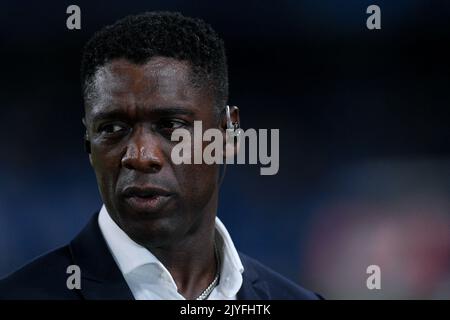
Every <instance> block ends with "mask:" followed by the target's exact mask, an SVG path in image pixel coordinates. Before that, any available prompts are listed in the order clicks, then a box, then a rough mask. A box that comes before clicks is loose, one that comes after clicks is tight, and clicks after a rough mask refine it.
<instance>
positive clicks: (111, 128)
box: [100, 123, 126, 134]
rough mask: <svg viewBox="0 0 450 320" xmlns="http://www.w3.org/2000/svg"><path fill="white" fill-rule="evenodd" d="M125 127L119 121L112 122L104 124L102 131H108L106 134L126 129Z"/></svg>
mask: <svg viewBox="0 0 450 320" xmlns="http://www.w3.org/2000/svg"><path fill="white" fill-rule="evenodd" d="M125 129H126V128H125V127H124V126H123V125H120V124H117V123H112V124H107V125H104V126H102V127H101V128H100V132H101V133H106V134H114V133H118V132H121V131H124V130H125Z"/></svg>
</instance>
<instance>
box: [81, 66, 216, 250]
mask: <svg viewBox="0 0 450 320" xmlns="http://www.w3.org/2000/svg"><path fill="white" fill-rule="evenodd" d="M189 76H190V67H189V65H188V64H186V63H184V62H182V61H179V60H175V59H171V58H165V57H155V58H152V59H151V60H150V61H149V62H147V63H146V64H143V65H136V64H133V63H131V62H129V61H127V60H123V59H120V60H113V61H112V62H110V63H108V64H107V65H105V66H104V67H102V68H101V69H100V70H98V71H97V73H96V75H95V94H94V99H92V101H91V102H90V105H89V106H87V107H86V115H85V116H86V118H85V121H86V127H87V130H88V136H89V140H90V141H91V155H90V157H91V158H90V160H91V164H92V167H93V168H94V171H95V174H96V177H97V182H98V185H99V190H100V193H101V196H102V199H103V202H104V203H105V205H106V208H107V209H108V212H109V213H110V215H111V217H112V218H113V220H114V221H115V222H116V223H117V224H118V225H119V226H120V227H121V228H122V229H123V230H124V231H125V232H126V233H127V234H128V235H129V236H130V237H131V238H132V239H133V240H135V241H136V242H138V243H141V244H143V245H150V246H154V247H158V246H164V245H167V244H170V243H172V242H173V241H178V240H181V239H183V238H185V237H186V236H187V235H189V234H190V233H192V232H195V231H196V229H197V228H199V227H200V225H202V224H204V223H205V221H206V220H208V221H211V219H213V218H211V217H213V216H214V214H215V210H216V208H217V177H218V168H217V166H216V165H206V164H201V165H193V164H191V165H190V164H184V165H175V164H173V162H172V161H171V156H170V155H171V151H172V148H173V147H174V146H175V145H176V144H177V143H178V142H172V141H171V140H170V137H171V133H172V132H173V130H175V129H177V128H185V129H187V130H189V131H190V132H191V133H192V132H193V123H194V120H201V121H202V125H203V130H206V129H208V128H213V127H216V128H217V127H218V126H219V120H218V118H217V112H216V111H215V108H214V106H213V104H214V99H213V96H212V95H211V94H210V93H209V91H208V90H206V89H201V88H195V87H194V86H193V85H192V84H191V82H190V78H189ZM191 154H193V152H191Z"/></svg>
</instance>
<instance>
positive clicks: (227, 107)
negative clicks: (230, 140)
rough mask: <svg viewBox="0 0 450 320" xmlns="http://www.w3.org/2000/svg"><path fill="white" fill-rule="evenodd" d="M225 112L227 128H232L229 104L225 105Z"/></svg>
mask: <svg viewBox="0 0 450 320" xmlns="http://www.w3.org/2000/svg"><path fill="white" fill-rule="evenodd" d="M226 113H227V129H233V128H234V127H233V122H232V121H231V115H230V106H228V105H227V106H226Z"/></svg>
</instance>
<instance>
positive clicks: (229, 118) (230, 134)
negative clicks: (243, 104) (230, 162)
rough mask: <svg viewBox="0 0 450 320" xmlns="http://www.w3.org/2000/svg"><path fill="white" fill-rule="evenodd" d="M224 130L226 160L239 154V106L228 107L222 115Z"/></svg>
mask: <svg viewBox="0 0 450 320" xmlns="http://www.w3.org/2000/svg"><path fill="white" fill-rule="evenodd" d="M221 127H222V130H223V131H224V132H225V135H224V147H225V148H224V149H225V154H224V159H225V158H230V157H234V156H235V155H237V153H238V152H239V145H240V143H239V141H240V140H239V134H240V130H241V129H240V117H239V108H238V107H237V106H232V107H229V106H226V107H225V112H223V113H222V122H221Z"/></svg>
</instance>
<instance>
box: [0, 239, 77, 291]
mask: <svg viewBox="0 0 450 320" xmlns="http://www.w3.org/2000/svg"><path fill="white" fill-rule="evenodd" d="M72 264H73V262H72V258H71V254H70V249H69V247H68V246H64V247H61V248H58V249H56V250H53V251H51V252H49V253H46V254H44V255H42V256H40V257H38V258H36V259H34V260H33V261H31V262H30V263H28V264H26V265H24V266H23V267H21V268H20V269H18V270H17V271H15V272H13V273H12V274H10V275H8V276H7V277H5V278H4V279H2V280H0V300H1V299H7V300H16V299H18V300H23V299H70V298H72V299H73V298H76V297H77V294H76V293H75V292H74V291H72V290H69V289H68V288H67V285H66V282H67V278H68V277H69V276H70V274H67V273H66V271H67V267H68V266H69V265H72Z"/></svg>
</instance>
